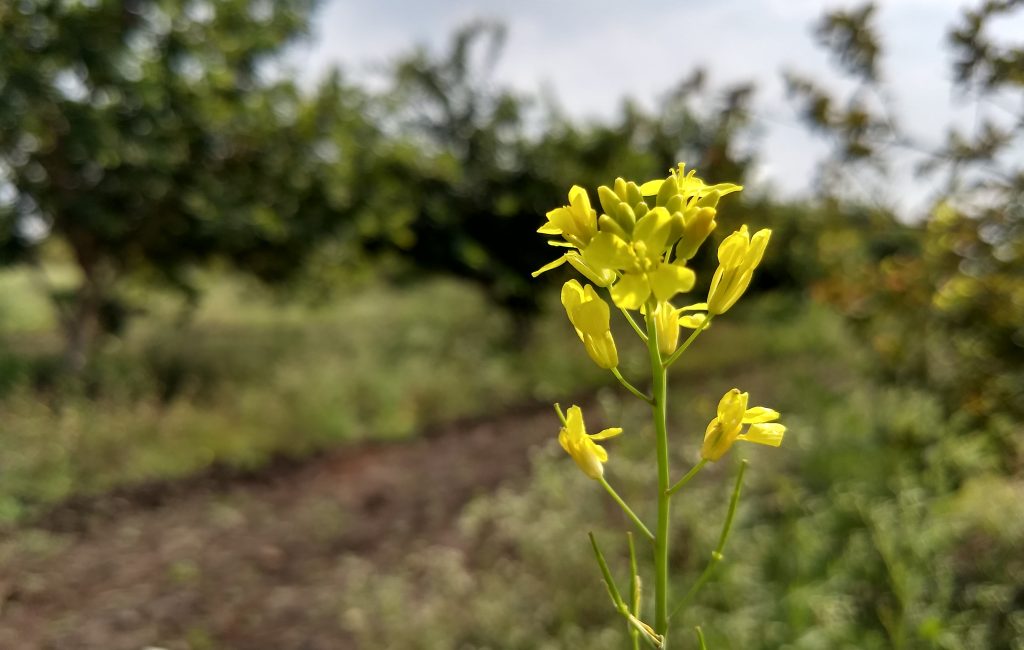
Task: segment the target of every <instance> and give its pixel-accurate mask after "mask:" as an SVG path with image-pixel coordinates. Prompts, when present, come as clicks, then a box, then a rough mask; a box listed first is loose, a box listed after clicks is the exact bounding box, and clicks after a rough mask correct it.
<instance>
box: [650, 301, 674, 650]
mask: <svg viewBox="0 0 1024 650" xmlns="http://www.w3.org/2000/svg"><path fill="white" fill-rule="evenodd" d="M653 312H654V307H653V305H648V307H647V314H646V321H647V350H648V352H649V354H650V357H651V374H652V383H651V385H652V391H653V393H654V403H653V404H652V405H651V410H652V415H653V417H654V432H655V437H656V450H657V456H658V532H657V535H656V536H655V539H654V629H655V631H657V633H658V634H660V635H661V637H662V643H663V647H667V644H668V638H667V637H668V525H669V502H670V499H671V498H672V497H671V496H670V495H669V494H668V489H669V480H670V479H669V466H668V427H667V422H666V409H665V406H666V403H665V402H666V396H667V393H668V391H667V388H668V387H667V384H668V377H667V373H666V372H665V366H664V365H663V364H662V361H661V352H660V351H659V350H658V329H657V327H656V325H655V322H654V315H653Z"/></svg>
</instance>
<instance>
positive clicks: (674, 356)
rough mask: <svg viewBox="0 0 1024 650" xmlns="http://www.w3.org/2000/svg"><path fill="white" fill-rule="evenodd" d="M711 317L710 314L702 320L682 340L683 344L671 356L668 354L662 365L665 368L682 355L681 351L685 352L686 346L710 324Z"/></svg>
mask: <svg viewBox="0 0 1024 650" xmlns="http://www.w3.org/2000/svg"><path fill="white" fill-rule="evenodd" d="M711 318H712V317H711V316H708V317H706V318H705V319H704V322H703V323H701V324H700V327H698V328H697V329H695V330H693V334H690V336H689V338H687V339H686V340H685V341H683V344H682V345H680V346H679V349H678V350H676V351H675V352H673V353H672V356H670V357H669V358H668V359H666V360H665V363H664V367H665V368H668V367H669V366H671V365H672V364H673V363H675V362H676V359H678V358H679V357H681V356H682V355H683V352H686V348H688V347H690V344H691V343H693V342H694V341H695V340H696V339H697V336H699V335H700V333H701V332H703V331H704V330H706V329H707V328H708V325H710V324H711Z"/></svg>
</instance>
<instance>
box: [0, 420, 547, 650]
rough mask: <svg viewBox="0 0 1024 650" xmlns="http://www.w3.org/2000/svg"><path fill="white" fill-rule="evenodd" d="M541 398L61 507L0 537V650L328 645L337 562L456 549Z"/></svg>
mask: <svg viewBox="0 0 1024 650" xmlns="http://www.w3.org/2000/svg"><path fill="white" fill-rule="evenodd" d="M552 425H553V423H552V414H551V411H550V407H547V406H545V407H544V408H541V407H539V406H534V407H529V408H524V409H522V410H520V411H519V412H514V413H509V414H506V415H505V416H503V417H502V418H500V419H498V420H491V421H476V422H463V423H460V424H456V425H451V426H449V427H446V428H444V429H442V430H438V431H435V432H432V433H429V434H427V435H425V436H423V437H422V438H419V439H417V440H415V441H411V442H405V443H393V444H367V445H363V446H358V447H350V448H347V449H344V450H339V451H336V452H332V453H329V454H326V455H323V456H320V457H318V458H315V459H311V460H309V461H306V462H301V463H297V462H281V463H277V464H275V465H274V466H272V467H270V468H267V469H265V470H262V471H261V472H260V473H258V474H255V475H249V476H237V475H227V474H224V473H223V472H221V473H217V472H214V473H211V474H210V475H208V476H206V477H200V478H197V479H193V480H190V481H186V482H182V483H175V484H161V485H155V486H148V487H144V488H136V489H134V490H130V491H126V492H122V493H120V494H115V495H108V496H105V497H101V498H98V499H93V500H83V501H78V502H74V503H69V504H66V505H64V506H62V507H60V508H58V509H56V510H54V511H53V512H51V513H49V514H48V515H47V516H45V517H44V518H42V519H41V520H39V521H38V522H37V523H36V524H35V525H34V526H33V527H31V528H23V529H20V530H14V531H8V532H7V534H6V536H7V539H6V540H4V541H2V542H0V649H2V650H44V649H45V650H58V649H59V650H143V649H144V648H164V649H166V650H177V649H181V650H186V649H187V650H200V649H203V648H232V649H235V650H249V649H251V650H264V649H274V650H290V649H294V650H300V649H301V650H334V649H338V648H348V647H352V642H351V641H350V640H349V639H348V638H347V636H346V634H345V631H344V629H343V626H342V624H341V616H342V611H341V609H342V605H341V604H340V601H339V598H340V597H339V595H338V594H339V591H340V590H339V586H340V585H343V584H344V583H345V580H346V575H345V572H344V570H343V563H342V562H341V560H342V559H343V558H344V557H348V556H351V555H352V554H358V555H360V556H362V557H366V558H370V559H372V560H373V561H374V562H375V563H377V565H378V566H381V567H382V570H385V569H386V567H387V565H388V564H389V563H390V562H394V561H395V560H397V559H398V558H400V557H401V556H402V555H403V551H404V549H407V548H408V545H409V544H410V542H411V541H413V540H415V541H417V542H422V541H426V542H429V543H436V544H458V536H457V534H456V533H455V532H454V529H453V526H452V523H453V521H454V519H455V517H456V516H457V515H458V513H459V512H460V510H461V509H462V507H463V506H464V505H465V504H466V503H467V502H468V501H469V500H471V499H472V498H473V497H474V496H476V495H479V494H481V493H484V492H487V491H490V490H493V489H494V488H495V487H496V486H498V485H499V484H501V483H502V482H504V481H507V480H509V479H513V478H515V477H517V476H522V475H524V474H525V472H526V469H527V466H528V451H529V449H530V448H531V447H532V446H534V445H536V444H537V443H539V442H540V441H543V440H550V439H551V436H552V434H553V431H552Z"/></svg>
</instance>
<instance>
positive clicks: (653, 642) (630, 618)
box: [587, 532, 663, 648]
mask: <svg viewBox="0 0 1024 650" xmlns="http://www.w3.org/2000/svg"><path fill="white" fill-rule="evenodd" d="M587 535H588V536H589V537H590V546H591V547H592V548H593V549H594V557H595V558H597V565H598V566H599V567H600V568H601V575H602V576H603V577H604V585H605V587H607V588H608V595H609V596H610V597H611V599H612V604H613V605H615V609H616V610H617V611H618V612H619V613H620V614H622V615H623V616H624V617H625V619H626V623H627V624H628V625H629V626H630V629H631V630H636V631H637V633H638V634H639V635H640V636H642V637H643V639H644V641H646V642H647V643H648V644H649V645H650V646H651V647H653V648H662V647H663V645H662V638H661V637H660V636H658V635H657V634H655V633H654V631H653V630H651V629H650V628H649V627H647V626H646V625H644V622H643V621H641V620H640V619H639V618H638V617H637V616H635V615H633V613H632V612H630V611H629V607H628V606H627V605H626V603H625V601H623V600H622V595H621V594H620V593H619V589H618V587H616V586H615V580H613V579H612V572H611V570H610V569H609V568H608V563H607V562H605V559H604V554H603V553H601V549H600V548H598V546H597V538H596V537H594V533H592V532H591V533H587Z"/></svg>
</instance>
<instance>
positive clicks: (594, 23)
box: [295, 0, 1024, 209]
mask: <svg viewBox="0 0 1024 650" xmlns="http://www.w3.org/2000/svg"><path fill="white" fill-rule="evenodd" d="M856 4H857V3H852V2H843V3H836V2H815V1H813V0H719V1H717V2H715V1H713V0H704V1H703V2H696V1H690V0H676V1H674V2H672V1H668V0H634V2H631V3H623V2H612V1H610V0H590V1H588V0H564V1H562V2H556V1H547V2H546V1H544V0H519V1H518V2H498V1H496V0H490V1H488V0H475V1H463V2H457V1H455V0H418V1H412V0H370V1H367V0H362V1H357V0H325V4H324V5H323V7H322V8H321V10H320V15H319V17H318V19H317V20H316V24H315V36H314V39H313V41H312V42H311V43H310V44H308V45H306V46H304V47H302V48H301V49H300V50H299V51H297V52H296V59H295V62H296V63H297V64H298V65H299V67H300V68H301V69H302V74H303V75H304V76H307V77H308V78H311V79H313V78H316V77H318V76H319V75H320V74H322V73H323V72H324V70H326V69H327V67H328V66H329V65H331V64H334V63H337V64H340V65H341V66H342V67H343V68H344V69H345V71H346V72H347V73H348V74H349V75H352V76H355V78H357V79H361V80H364V81H372V80H373V77H374V76H375V75H377V74H379V72H380V70H382V69H383V68H384V66H385V65H386V64H387V63H388V62H389V61H393V60H394V59H395V58H396V57H397V56H399V55H401V54H403V53H405V52H408V51H409V50H411V49H412V48H413V47H414V46H415V45H417V44H422V45H425V46H427V47H429V48H430V49H431V50H433V51H435V52H440V51H444V48H445V46H446V44H447V43H448V39H449V37H450V35H451V34H452V33H453V32H454V31H455V30H456V29H457V28H458V27H459V26H461V25H464V24H465V23H467V22H469V21H471V20H473V19H475V18H487V19H496V20H499V21H501V22H503V23H504V24H505V25H506V26H507V28H508V35H507V40H506V44H505V50H504V54H503V57H502V59H501V62H500V64H499V65H498V68H497V71H496V72H497V76H498V80H499V81H500V82H503V83H507V84H509V85H511V86H512V87H514V88H517V89H520V90H523V91H527V92H531V93H536V92H540V91H542V90H543V91H545V92H549V93H550V92H553V93H554V94H555V96H556V97H557V98H558V100H559V102H560V104H561V105H562V107H563V108H564V109H565V111H566V112H567V113H569V114H570V115H573V116H576V117H583V118H586V117H594V118H600V117H606V116H611V115H613V114H614V113H615V111H616V110H617V108H618V106H619V105H620V101H621V99H622V97H623V96H624V95H629V96H631V97H633V98H634V99H636V100H638V101H640V102H641V103H643V104H645V105H648V106H651V105H653V103H654V102H655V101H656V100H657V99H658V98H659V97H660V96H661V95H662V94H663V93H664V92H665V91H666V90H667V89H668V88H669V87H670V86H672V85H674V84H675V83H676V82H678V81H679V80H680V79H682V78H683V77H684V76H685V75H687V74H688V73H689V72H690V71H691V70H692V69H693V68H694V66H696V65H702V66H704V67H706V68H707V70H708V71H709V73H710V74H709V81H710V83H711V84H712V86H713V87H720V86H722V85H725V84H726V83H728V82H734V81H743V80H753V81H754V82H755V83H756V84H757V88H758V90H757V93H756V95H755V102H754V106H755V109H756V112H757V118H758V119H757V126H758V128H759V130H760V131H761V136H760V139H759V141H758V143H759V145H760V146H759V147H758V150H759V153H760V156H761V164H760V167H759V169H758V171H757V174H756V176H757V178H758V179H759V180H760V181H761V183H762V184H764V185H767V186H770V187H773V188H775V189H777V190H780V191H783V192H784V193H787V194H792V193H800V192H804V191H806V190H808V189H809V188H810V186H811V182H812V181H813V179H814V176H815V170H816V167H817V163H818V161H820V159H821V155H822V152H823V151H824V145H823V143H822V142H820V141H819V140H817V139H816V138H815V137H813V136H810V135H808V134H807V133H806V130H805V129H804V128H803V127H802V126H800V125H799V122H798V119H797V115H796V110H795V106H794V104H793V103H791V102H790V101H789V100H787V98H786V97H785V92H784V85H783V81H782V72H783V71H784V70H792V71H796V72H800V73H806V74H807V75H809V76H811V77H812V78H815V79H817V80H819V81H820V80H823V79H827V78H829V76H830V75H831V74H832V71H833V70H834V68H831V67H830V66H829V62H828V59H827V56H826V54H825V53H824V51H823V50H821V49H820V48H818V47H816V46H815V43H814V39H813V36H812V34H811V24H812V23H813V22H814V21H815V20H816V19H817V18H818V17H819V16H820V15H821V13H822V12H823V11H824V10H825V9H826V8H829V7H836V6H844V7H853V6H856ZM879 4H880V10H879V12H878V14H877V24H878V26H879V28H880V29H879V31H880V33H881V35H882V39H883V47H884V54H885V58H884V66H883V75H884V77H885V78H886V79H887V80H888V81H889V82H890V87H891V88H892V89H893V90H894V93H893V94H894V96H893V97H892V103H893V105H894V106H895V108H896V111H897V115H898V119H899V120H900V122H901V123H902V125H903V126H904V127H906V128H908V130H909V131H910V132H911V133H912V134H915V135H916V136H918V138H919V139H920V140H921V141H924V142H933V143H934V142H938V141H940V140H942V139H943V138H944V137H945V133H946V129H947V126H948V125H949V124H950V123H951V121H952V120H954V119H960V118H963V117H964V116H970V117H971V119H972V120H973V114H974V112H973V109H971V108H970V107H969V106H967V105H966V104H965V103H964V102H962V101H957V99H956V97H955V95H954V93H953V91H952V88H951V85H950V53H949V50H948V49H947V48H946V47H945V38H946V33H947V31H948V29H949V27H950V26H951V25H952V24H954V23H955V22H959V20H958V17H959V9H960V8H961V7H963V6H972V7H973V6H977V4H978V2H977V1H975V2H970V3H965V2H963V1H958V0H882V1H881V2H880V3H879ZM998 33H1000V34H1002V35H1012V34H1016V35H1019V34H1021V33H1024V12H1018V14H1017V15H1016V16H1014V18H1013V19H1012V22H1010V21H1004V23H1003V24H1002V25H999V32H998ZM958 105H959V108H957V106H958ZM910 166H911V165H910V163H909V162H908V165H906V166H905V167H906V168H907V169H906V170H904V172H902V173H897V174H896V175H895V176H894V180H893V181H892V183H891V187H889V188H883V189H882V190H880V193H881V194H886V195H888V196H889V198H890V199H894V200H897V205H900V206H901V207H903V208H905V209H913V208H914V207H915V205H914V204H915V203H919V202H920V199H921V197H923V196H925V195H926V194H927V192H928V189H929V188H928V186H927V184H926V183H925V182H924V181H921V180H917V181H913V182H911V181H912V180H913V178H912V176H911V175H910V172H909V167H910ZM907 187H913V188H914V189H913V190H912V191H911V192H910V194H911V195H912V196H910V198H909V199H906V200H904V201H902V202H900V201H898V199H899V197H900V196H901V195H902V194H903V193H904V192H905V191H906V188H907ZM869 191H871V192H874V191H875V189H874V188H872V189H871V190H869Z"/></svg>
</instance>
